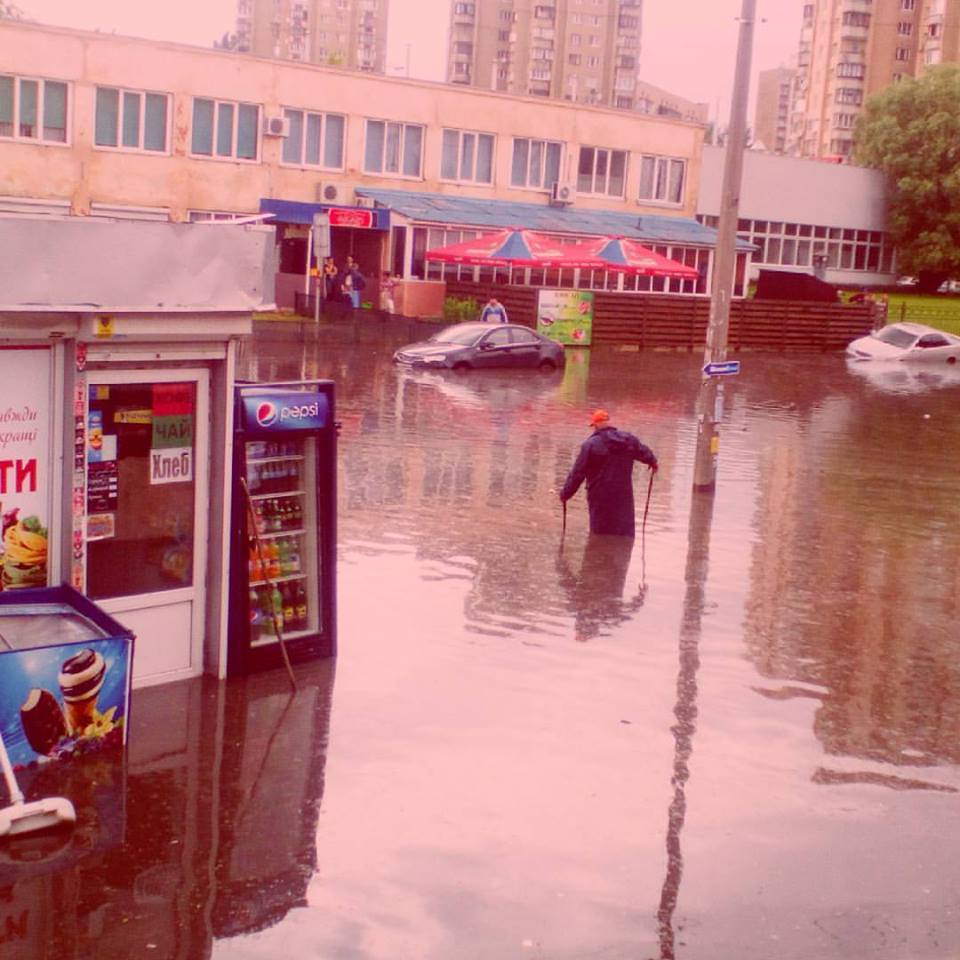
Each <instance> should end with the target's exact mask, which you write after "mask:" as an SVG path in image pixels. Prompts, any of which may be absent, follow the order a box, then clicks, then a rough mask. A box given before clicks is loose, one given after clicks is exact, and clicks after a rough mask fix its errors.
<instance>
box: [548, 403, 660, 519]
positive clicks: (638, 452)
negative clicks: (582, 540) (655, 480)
mask: <svg viewBox="0 0 960 960" xmlns="http://www.w3.org/2000/svg"><path fill="white" fill-rule="evenodd" d="M590 428H591V430H592V431H593V433H592V435H591V436H590V437H588V438H587V439H586V440H585V441H584V442H583V444H582V445H581V447H580V453H579V455H578V456H577V459H576V462H575V463H574V464H573V466H572V467H571V469H570V473H569V474H568V475H567V479H566V481H565V482H564V484H563V488H562V489H561V490H560V502H561V503H566V502H567V501H568V500H569V499H570V498H571V497H572V496H573V495H574V494H575V493H576V492H577V490H579V489H580V485H581V484H582V483H583V482H584V480H586V482H587V506H588V508H589V510H590V532H591V533H601V534H612V535H614V536H619V537H633V536H635V535H636V521H635V519H634V507H633V464H634V461H635V460H639V461H640V462H641V463H645V464H646V465H647V466H648V467H650V469H651V470H652V471H653V472H654V473H656V472H657V469H658V466H659V465H658V463H657V458H656V456H655V455H654V452H653V451H652V450H651V449H650V448H649V447H648V446H646V445H645V444H643V443H641V442H640V441H639V440H638V439H637V438H636V437H635V436H634V435H633V434H632V433H628V432H627V431H626V430H618V429H617V428H616V427H614V426H613V425H612V424H611V423H610V414H609V413H607V411H606V410H594V412H593V414H592V415H591V417H590Z"/></svg>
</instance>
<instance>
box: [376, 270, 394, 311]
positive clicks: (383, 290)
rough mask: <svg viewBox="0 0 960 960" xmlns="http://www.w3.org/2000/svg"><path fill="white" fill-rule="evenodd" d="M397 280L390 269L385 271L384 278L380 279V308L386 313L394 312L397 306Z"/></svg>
mask: <svg viewBox="0 0 960 960" xmlns="http://www.w3.org/2000/svg"><path fill="white" fill-rule="evenodd" d="M396 286H397V281H396V279H394V276H393V274H392V273H391V272H390V271H389V270H384V271H383V279H382V280H381V281H380V309H381V310H382V311H383V312H384V313H394V312H395V310H396V307H395V306H394V302H393V291H394V290H395V289H396Z"/></svg>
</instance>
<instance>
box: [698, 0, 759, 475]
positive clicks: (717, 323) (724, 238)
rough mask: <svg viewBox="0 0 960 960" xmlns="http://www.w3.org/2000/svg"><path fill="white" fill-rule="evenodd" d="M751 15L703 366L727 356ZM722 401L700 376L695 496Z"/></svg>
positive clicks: (733, 108) (706, 470)
mask: <svg viewBox="0 0 960 960" xmlns="http://www.w3.org/2000/svg"><path fill="white" fill-rule="evenodd" d="M755 16H756V0H743V6H742V7H741V10H740V37H739V40H738V42H737V66H736V71H735V72H734V78H733V97H732V99H731V103H730V127H729V130H728V132H727V149H726V156H725V159H724V164H723V187H722V193H721V197H720V222H719V224H718V226H717V248H716V251H715V253H714V259H713V287H712V290H711V299H710V324H709V327H708V328H707V344H706V349H705V350H704V354H703V363H704V366H706V365H707V364H708V363H719V362H722V361H723V360H725V359H726V357H727V331H728V329H729V326H730V299H731V296H732V294H733V282H734V271H735V269H736V264H737V246H736V245H737V219H738V216H739V212H740V210H739V208H740V181H741V179H742V176H743V151H744V149H745V147H746V140H747V97H748V95H749V92H750V59H751V56H752V53H753V25H754V20H755ZM744 279H746V278H744ZM722 402H723V391H722V389H721V388H720V386H719V384H718V382H717V377H708V376H706V375H704V378H703V380H702V381H701V384H700V396H699V398H698V402H697V453H696V460H695V462H694V468H693V489H694V490H695V491H700V492H703V493H712V492H713V491H714V490H715V489H716V483H717V454H718V452H719V449H720V434H719V424H720V420H721V417H722V412H723V411H722Z"/></svg>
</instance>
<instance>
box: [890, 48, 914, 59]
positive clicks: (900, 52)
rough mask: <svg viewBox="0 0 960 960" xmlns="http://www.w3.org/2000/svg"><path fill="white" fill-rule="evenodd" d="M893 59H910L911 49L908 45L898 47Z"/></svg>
mask: <svg viewBox="0 0 960 960" xmlns="http://www.w3.org/2000/svg"><path fill="white" fill-rule="evenodd" d="M893 59H894V60H900V61H904V60H909V59H910V51H909V50H908V49H907V48H906V47H897V49H896V52H895V53H894V55H893Z"/></svg>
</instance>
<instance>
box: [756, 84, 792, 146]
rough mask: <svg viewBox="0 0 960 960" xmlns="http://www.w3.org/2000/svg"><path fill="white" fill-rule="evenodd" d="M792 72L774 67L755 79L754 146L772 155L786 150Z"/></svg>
mask: <svg viewBox="0 0 960 960" xmlns="http://www.w3.org/2000/svg"><path fill="white" fill-rule="evenodd" d="M795 75H796V71H795V70H791V69H790V68H789V67H775V68H774V69H773V70H761V71H760V73H759V74H758V76H757V106H756V111H755V113H754V119H753V143H754V146H756V147H763V149H765V150H769V151H771V152H772V153H783V152H784V151H785V150H786V148H787V131H788V129H789V126H790V94H791V91H792V89H793V82H794V76H795Z"/></svg>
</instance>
